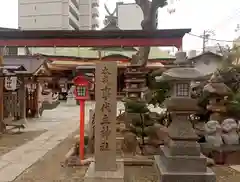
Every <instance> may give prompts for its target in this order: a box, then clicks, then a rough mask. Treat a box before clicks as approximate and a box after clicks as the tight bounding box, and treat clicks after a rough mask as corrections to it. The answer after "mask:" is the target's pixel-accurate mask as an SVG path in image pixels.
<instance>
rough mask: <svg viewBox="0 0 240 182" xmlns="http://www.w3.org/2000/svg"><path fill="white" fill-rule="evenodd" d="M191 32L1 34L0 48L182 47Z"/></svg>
mask: <svg viewBox="0 0 240 182" xmlns="http://www.w3.org/2000/svg"><path fill="white" fill-rule="evenodd" d="M190 31H191V29H164V30H156V31H143V30H116V31H115V30H111V31H109V30H108V31H104V30H101V31H97V30H90V31H62V30H57V31H56V30H51V31H35V30H34V31H32V30H29V31H22V30H13V31H5V30H4V31H0V47H5V46H6V47H101V46H112V47H114V46H125V47H130V46H139V47H140V46H174V47H176V48H178V49H180V48H181V47H182V38H183V36H184V35H185V34H186V33H189V32H190Z"/></svg>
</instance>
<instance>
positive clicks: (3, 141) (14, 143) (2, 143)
mask: <svg viewBox="0 0 240 182" xmlns="http://www.w3.org/2000/svg"><path fill="white" fill-rule="evenodd" d="M44 132H45V130H41V131H27V132H24V131H23V132H21V133H13V132H8V133H6V134H3V135H1V137H0V156H1V155H4V154H6V153H8V152H10V151H11V150H13V149H14V148H16V147H18V146H21V145H23V144H25V143H27V142H28V141H31V140H33V139H34V138H36V137H38V136H40V135H41V134H42V133H44Z"/></svg>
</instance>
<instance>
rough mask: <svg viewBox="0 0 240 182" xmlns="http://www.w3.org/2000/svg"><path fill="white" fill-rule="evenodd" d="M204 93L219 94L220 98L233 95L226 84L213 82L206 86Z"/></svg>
mask: <svg viewBox="0 0 240 182" xmlns="http://www.w3.org/2000/svg"><path fill="white" fill-rule="evenodd" d="M203 91H204V92H209V93H211V94H217V95H219V96H227V95H230V94H231V89H230V88H229V87H228V86H227V85H225V84H224V83H221V82H219V83H217V82H211V83H208V84H207V85H205V86H204V88H203Z"/></svg>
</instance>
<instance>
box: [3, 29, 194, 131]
mask: <svg viewBox="0 0 240 182" xmlns="http://www.w3.org/2000/svg"><path fill="white" fill-rule="evenodd" d="M190 31H191V29H165V30H154V31H145V30H101V31H96V30H90V31H62V30H51V31H37V30H29V31H22V30H11V31H9V30H3V31H0V66H1V65H2V64H3V59H2V55H3V54H2V48H3V47H101V46H105V47H106V46H111V47H119V46H122V47H133V46H134V47H142V46H159V47H160V46H174V47H176V48H177V49H181V47H182V39H183V36H184V35H185V34H186V33H189V32H190ZM0 76H1V78H0V133H1V132H2V131H3V125H2V123H3V79H2V77H3V76H2V73H1V72H0Z"/></svg>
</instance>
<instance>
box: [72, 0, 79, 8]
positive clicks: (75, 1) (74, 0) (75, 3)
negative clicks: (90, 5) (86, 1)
mask: <svg viewBox="0 0 240 182" xmlns="http://www.w3.org/2000/svg"><path fill="white" fill-rule="evenodd" d="M70 4H73V5H74V6H75V8H77V9H79V4H78V1H77V0H71V1H70Z"/></svg>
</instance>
